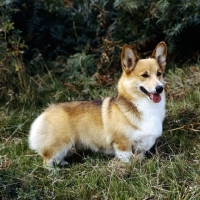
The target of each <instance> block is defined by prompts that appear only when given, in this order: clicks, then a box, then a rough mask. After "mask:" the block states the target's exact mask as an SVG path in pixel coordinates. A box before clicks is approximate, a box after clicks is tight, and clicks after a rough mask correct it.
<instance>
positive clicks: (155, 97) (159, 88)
mask: <svg viewBox="0 0 200 200" xmlns="http://www.w3.org/2000/svg"><path fill="white" fill-rule="evenodd" d="M140 90H141V91H142V92H143V93H144V94H146V95H147V96H148V97H149V98H150V99H151V100H152V101H153V102H154V103H159V102H160V101H161V96H160V93H162V91H163V86H161V85H158V86H156V92H154V93H150V92H148V91H147V90H146V89H145V88H144V87H143V86H140Z"/></svg>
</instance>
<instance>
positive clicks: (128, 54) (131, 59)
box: [121, 44, 139, 74]
mask: <svg viewBox="0 0 200 200" xmlns="http://www.w3.org/2000/svg"><path fill="white" fill-rule="evenodd" d="M138 59H139V58H138V56H137V54H136V53H135V52H134V51H133V50H132V49H131V47H130V46H129V45H127V44H125V45H124V46H123V48H122V53H121V64H122V69H123V70H124V71H125V72H126V73H127V74H130V73H131V71H133V69H134V68H135V65H136V63H137V61H138Z"/></svg>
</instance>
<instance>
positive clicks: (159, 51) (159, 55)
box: [151, 42, 167, 70]
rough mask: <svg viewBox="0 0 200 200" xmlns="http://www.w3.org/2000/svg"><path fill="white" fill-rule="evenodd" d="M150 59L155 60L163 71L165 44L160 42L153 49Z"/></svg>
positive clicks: (165, 54) (165, 53)
mask: <svg viewBox="0 0 200 200" xmlns="http://www.w3.org/2000/svg"><path fill="white" fill-rule="evenodd" d="M151 58H155V59H156V60H157V62H158V63H159V65H160V66H161V67H162V69H163V70H164V69H165V65H166V58H167V45H166V44H165V42H160V43H159V44H158V45H157V46H156V48H155V49H154V51H153V53H152V55H151Z"/></svg>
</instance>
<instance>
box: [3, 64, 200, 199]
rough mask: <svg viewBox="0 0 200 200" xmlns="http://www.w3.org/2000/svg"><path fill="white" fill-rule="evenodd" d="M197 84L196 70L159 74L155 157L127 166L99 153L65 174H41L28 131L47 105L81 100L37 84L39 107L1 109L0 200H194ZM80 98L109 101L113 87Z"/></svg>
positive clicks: (199, 186)
mask: <svg viewBox="0 0 200 200" xmlns="http://www.w3.org/2000/svg"><path fill="white" fill-rule="evenodd" d="M199 77H200V70H199V67H188V68H187V69H183V70H181V69H177V70H175V71H168V72H167V74H166V82H167V87H166V88H167V113H166V118H165V121H164V130H163V136H162V137H161V138H160V139H159V140H158V142H157V145H156V148H155V150H156V151H155V154H152V155H151V156H150V158H146V159H144V160H143V161H142V162H139V161H137V160H132V161H131V162H130V163H129V164H124V163H121V162H120V161H118V160H117V159H115V158H113V157H108V156H105V155H102V154H99V153H94V154H93V153H81V156H82V157H80V156H79V157H78V156H77V157H78V158H79V159H74V160H73V162H71V164H69V165H68V166H67V167H61V168H59V167H55V170H53V171H49V170H48V169H47V168H45V167H44V166H43V165H42V158H41V157H39V156H38V155H36V154H35V153H34V152H33V151H31V150H30V149H29V148H28V144H27V137H28V132H29V128H30V125H31V123H32V122H33V120H34V119H35V118H36V116H37V115H38V114H39V113H40V112H41V111H42V110H43V109H44V108H45V107H46V106H47V105H48V103H52V102H61V101H64V99H67V100H74V99H81V94H79V92H77V93H76V92H75V93H74V96H73V93H72V92H71V93H70V92H69V91H67V89H66V88H63V87H62V86H61V85H60V83H58V82H54V81H53V80H52V82H51V84H50V86H49V88H45V86H43V87H42V85H41V84H40V86H41V87H42V88H43V90H42V92H41V91H40V92H41V93H40V95H38V93H37V94H36V95H37V98H39V103H40V107H37V106H36V103H34V102H33V106H31V105H30V102H29V101H28V102H29V104H28V106H29V107H28V106H27V105H26V104H23V102H24V101H25V100H23V102H22V103H20V102H19V101H20V99H19V100H18V102H19V105H17V107H16V106H11V105H9V104H8V105H6V103H2V104H1V107H0V116H1V118H0V199H2V200H7V199H31V200H33V199H74V200H79V199H80V200H82V199H95V200H98V199H99V200H100V199H111V200H126V199H127V200H134V199H161V200H163V199H170V200H171V199H180V200H187V199H188V200H189V199H200V117H199V116H200V106H199V102H200V78H199ZM45 80H46V79H43V81H45ZM36 82H37V83H39V79H37V81H36ZM87 92H88V94H87V96H86V98H88V99H99V98H101V97H102V96H104V97H105V96H107V95H111V94H114V86H108V87H104V88H103V87H99V86H98V88H97V89H95V86H93V87H91V88H90V90H89V91H87ZM48 96H50V98H48ZM27 98H28V97H27ZM31 98H32V99H34V98H33V97H31ZM48 99H49V101H48ZM81 158H84V159H83V160H84V161H82V159H81Z"/></svg>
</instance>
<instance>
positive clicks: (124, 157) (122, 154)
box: [115, 150, 132, 163]
mask: <svg viewBox="0 0 200 200" xmlns="http://www.w3.org/2000/svg"><path fill="white" fill-rule="evenodd" d="M115 154H116V156H117V158H119V159H120V160H121V161H123V162H126V163H128V162H129V161H130V158H131V156H132V152H131V151H130V152H129V151H120V150H116V151H115Z"/></svg>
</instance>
